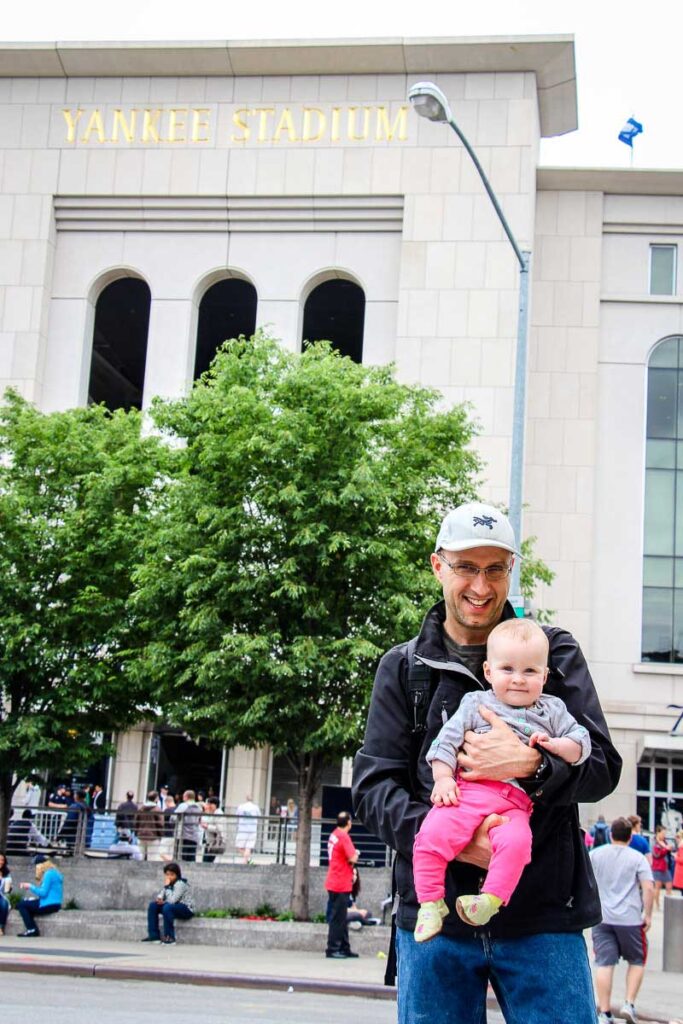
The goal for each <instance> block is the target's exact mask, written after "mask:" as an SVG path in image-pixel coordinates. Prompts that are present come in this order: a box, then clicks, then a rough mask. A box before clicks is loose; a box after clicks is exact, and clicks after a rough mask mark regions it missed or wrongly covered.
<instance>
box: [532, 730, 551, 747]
mask: <svg viewBox="0 0 683 1024" xmlns="http://www.w3.org/2000/svg"><path fill="white" fill-rule="evenodd" d="M548 743H550V736H548V733H547V732H532V734H531V736H530V737H529V746H530V747H537V746H540V747H546V746H547V745H548Z"/></svg>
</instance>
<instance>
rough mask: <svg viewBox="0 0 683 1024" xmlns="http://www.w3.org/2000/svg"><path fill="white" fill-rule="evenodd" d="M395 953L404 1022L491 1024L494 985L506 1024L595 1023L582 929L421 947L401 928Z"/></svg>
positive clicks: (440, 939) (477, 936)
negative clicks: (488, 1019)
mask: <svg viewBox="0 0 683 1024" xmlns="http://www.w3.org/2000/svg"><path fill="white" fill-rule="evenodd" d="M396 953H397V957H398V1024H434V1022H435V1021H438V1022H439V1024H485V1022H486V988H487V985H488V982H489V981H490V982H491V985H492V986H493V990H494V992H495V993H496V997H497V998H498V1002H499V1003H500V1008H501V1010H502V1011H503V1016H504V1017H505V1020H506V1021H507V1024H566V1022H567V1021H571V1022H572V1024H596V1021H597V1011H596V1009H595V999H594V996H593V983H592V980H591V972H590V967H589V965H588V953H587V952H586V944H585V942H584V940H583V935H582V934H581V933H580V932H568V933H566V934H555V933H551V934H544V935H526V936H522V937H521V938H516V939H493V938H491V937H490V936H488V935H486V934H483V933H482V932H480V931H479V930H477V931H476V933H475V932H474V931H473V932H472V936H471V937H469V936H468V937H467V938H453V937H451V936H445V935H437V936H436V937H435V938H433V939H430V940H429V942H415V939H414V938H413V933H412V932H410V931H406V930H405V929H403V928H397V929H396Z"/></svg>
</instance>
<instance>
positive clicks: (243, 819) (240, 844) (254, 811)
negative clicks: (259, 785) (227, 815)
mask: <svg viewBox="0 0 683 1024" xmlns="http://www.w3.org/2000/svg"><path fill="white" fill-rule="evenodd" d="M235 813H236V814H237V833H236V835H235V849H236V850H237V853H238V854H239V855H240V857H241V858H242V863H243V864H250V863H251V855H252V853H253V852H254V847H255V846H256V836H257V833H258V819H259V818H260V817H261V808H260V807H259V805H258V804H257V803H254V800H253V797H252V795H251V793H247V796H246V800H245V801H244V803H241V804H240V805H239V807H238V808H237V811H236V812H235Z"/></svg>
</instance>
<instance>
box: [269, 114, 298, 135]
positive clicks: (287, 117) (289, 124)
mask: <svg viewBox="0 0 683 1024" xmlns="http://www.w3.org/2000/svg"><path fill="white" fill-rule="evenodd" d="M283 131H286V132H287V138H288V139H289V141H290V142H299V137H298V136H297V134H296V128H295V127H294V121H293V120H292V111H291V110H290V109H289V107H285V109H284V110H283V111H282V114H281V115H280V120H279V121H278V123H277V128H276V129H275V134H274V135H273V142H279V141H280V136H281V135H282V132H283Z"/></svg>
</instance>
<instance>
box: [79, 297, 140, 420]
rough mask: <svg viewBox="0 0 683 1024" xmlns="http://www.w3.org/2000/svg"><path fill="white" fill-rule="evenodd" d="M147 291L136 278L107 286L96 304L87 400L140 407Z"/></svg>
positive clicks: (119, 406)
mask: <svg viewBox="0 0 683 1024" xmlns="http://www.w3.org/2000/svg"><path fill="white" fill-rule="evenodd" d="M150 300H151V296H150V291H149V288H148V287H147V285H146V284H145V282H144V281H140V280H139V278H137V277H122V278H120V279H119V280H118V281H114V282H113V283H112V284H110V285H107V287H106V288H105V289H104V291H103V292H102V294H101V295H100V297H99V299H98V300H97V305H96V307H95V329H94V332H93V346H92V362H91V364H90V382H89V384H88V401H89V402H93V403H99V402H103V403H104V404H105V405H106V406H107V408H108V409H111V411H112V412H113V411H114V410H115V409H126V410H128V409H141V408H142V391H143V387H144V384H145V360H146V358H147V330H148V328H149V306H150Z"/></svg>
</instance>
